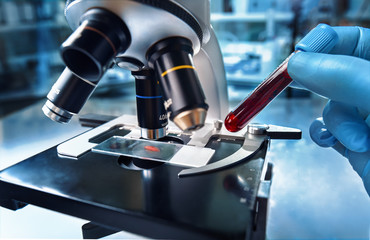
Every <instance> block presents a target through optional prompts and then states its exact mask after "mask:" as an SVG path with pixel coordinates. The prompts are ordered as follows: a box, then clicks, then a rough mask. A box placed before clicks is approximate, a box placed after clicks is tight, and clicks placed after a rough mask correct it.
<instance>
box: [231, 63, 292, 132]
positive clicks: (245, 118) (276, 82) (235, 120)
mask: <svg viewBox="0 0 370 240" xmlns="http://www.w3.org/2000/svg"><path fill="white" fill-rule="evenodd" d="M288 60H289V58H288V59H286V60H285V61H284V62H283V63H282V64H281V65H280V66H279V67H278V68H277V69H275V71H274V72H273V73H271V74H270V75H269V76H268V77H267V78H266V79H265V80H264V81H263V82H262V83H261V84H260V85H258V87H257V88H256V89H255V90H254V91H253V92H252V93H251V94H250V95H249V96H248V97H246V98H245V99H244V100H243V101H242V102H241V103H240V104H239V105H238V106H237V107H236V108H235V109H234V110H233V111H231V112H230V113H229V114H228V115H227V116H226V118H225V127H226V129H227V130H228V131H230V132H237V131H240V130H241V129H243V128H244V127H245V126H246V125H247V123H248V122H249V121H250V120H252V118H254V117H255V116H256V115H257V114H258V113H259V112H260V111H262V109H264V108H265V107H266V106H267V105H268V104H269V103H270V102H271V101H272V100H273V99H274V98H275V97H276V96H277V95H279V94H280V93H281V92H282V91H283V90H284V89H285V88H286V87H287V86H288V85H289V84H290V83H291V82H292V79H291V77H290V76H289V74H288V72H287V67H288Z"/></svg>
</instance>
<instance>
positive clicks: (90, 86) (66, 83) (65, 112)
mask: <svg viewBox="0 0 370 240" xmlns="http://www.w3.org/2000/svg"><path fill="white" fill-rule="evenodd" d="M95 87H96V85H95V84H94V83H92V82H89V81H86V80H82V79H81V78H79V77H77V76H76V75H75V74H73V73H72V72H71V71H70V70H69V69H68V68H65V69H64V71H63V73H62V74H61V75H60V77H59V79H58V80H57V81H56V82H55V84H54V85H53V87H52V88H51V90H50V92H49V93H48V95H47V99H48V100H47V101H46V103H45V105H44V106H43V108H42V111H43V112H44V114H45V115H46V116H47V117H49V118H50V119H52V120H54V121H56V122H60V123H68V122H69V121H70V120H71V118H72V116H73V115H75V114H77V113H78V112H79V111H80V110H81V108H82V107H83V105H84V104H85V102H86V101H87V99H88V98H89V97H90V95H91V94H92V92H93V91H94V89H95Z"/></svg>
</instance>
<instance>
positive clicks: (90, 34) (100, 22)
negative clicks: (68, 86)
mask: <svg viewBox="0 0 370 240" xmlns="http://www.w3.org/2000/svg"><path fill="white" fill-rule="evenodd" d="M80 22H81V24H80V26H79V27H78V28H77V29H76V30H75V31H74V32H73V33H72V35H71V36H69V38H68V39H67V40H66V41H65V42H64V43H63V44H62V46H61V54H62V58H63V61H64V62H65V64H66V65H67V67H68V68H69V69H70V70H71V71H72V72H73V73H75V74H76V75H77V76H79V77H81V78H83V79H87V80H89V81H98V80H99V79H100V78H101V77H102V75H103V74H104V72H105V70H106V69H107V68H109V66H110V65H111V63H112V61H113V58H114V57H115V56H116V55H117V54H118V53H121V52H124V51H125V50H126V49H127V48H128V46H129V44H130V41H131V37H130V33H129V31H128V29H127V26H126V25H125V23H124V22H123V21H122V19H121V18H119V17H118V16H116V15H115V14H113V13H111V12H110V11H108V10H105V9H102V8H93V9H90V10H88V11H87V12H86V13H85V14H84V15H82V17H81V20H80Z"/></svg>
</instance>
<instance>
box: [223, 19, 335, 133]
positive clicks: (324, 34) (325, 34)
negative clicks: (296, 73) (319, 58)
mask: <svg viewBox="0 0 370 240" xmlns="http://www.w3.org/2000/svg"><path fill="white" fill-rule="evenodd" d="M337 41H338V35H337V33H336V32H335V30H334V29H332V28H331V27H330V26H328V25H326V24H319V25H318V26H317V27H315V28H314V29H313V30H311V32H309V33H308V34H307V35H306V36H305V37H304V38H303V39H302V40H301V41H300V42H299V43H298V44H297V45H296V47H295V49H296V51H295V52H294V53H292V54H291V55H290V56H289V57H288V58H287V59H285V60H284V62H283V63H281V64H280V66H279V67H278V68H276V69H275V71H274V72H273V73H271V74H270V75H269V76H268V77H267V78H266V79H265V80H264V81H263V82H262V83H261V84H260V85H259V86H258V87H257V88H256V89H255V90H254V91H253V92H252V93H251V94H250V95H249V96H248V97H247V98H245V99H244V100H243V101H242V102H241V103H240V104H239V105H238V106H237V107H236V108H235V109H234V110H232V111H231V112H230V113H229V114H228V115H227V116H226V118H225V127H226V129H227V130H228V131H230V132H237V131H240V130H241V129H243V128H244V127H245V126H246V125H247V123H248V122H249V121H250V120H252V118H254V117H255V116H256V115H257V114H258V113H259V112H261V111H262V110H263V109H264V108H265V107H266V106H267V105H268V104H269V103H270V102H271V101H272V100H273V99H274V98H275V97H276V96H278V95H279V94H280V93H281V92H282V91H283V90H284V89H285V88H286V87H287V86H288V85H289V84H290V83H291V82H292V81H293V80H292V78H291V77H290V76H289V74H288V71H287V67H288V62H289V59H290V58H291V56H292V55H293V54H295V53H296V52H299V51H305V52H320V53H328V52H329V51H330V50H331V49H332V48H333V47H334V46H335V44H336V43H337Z"/></svg>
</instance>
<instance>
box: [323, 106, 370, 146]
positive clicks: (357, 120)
mask: <svg viewBox="0 0 370 240" xmlns="http://www.w3.org/2000/svg"><path fill="white" fill-rule="evenodd" d="M323 120H324V123H325V126H326V128H327V129H328V130H329V132H330V133H331V134H333V136H334V137H335V138H336V139H338V141H340V142H341V143H342V144H343V145H344V146H345V147H346V148H348V149H349V150H351V151H354V152H366V151H369V150H370V128H369V126H368V125H367V124H366V121H365V120H364V119H363V118H362V116H361V115H360V113H359V111H358V110H357V108H355V107H353V106H351V105H348V104H344V103H339V102H335V101H329V102H328V103H327V105H326V106H325V109H324V111H323Z"/></svg>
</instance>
